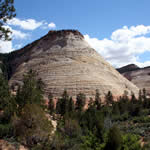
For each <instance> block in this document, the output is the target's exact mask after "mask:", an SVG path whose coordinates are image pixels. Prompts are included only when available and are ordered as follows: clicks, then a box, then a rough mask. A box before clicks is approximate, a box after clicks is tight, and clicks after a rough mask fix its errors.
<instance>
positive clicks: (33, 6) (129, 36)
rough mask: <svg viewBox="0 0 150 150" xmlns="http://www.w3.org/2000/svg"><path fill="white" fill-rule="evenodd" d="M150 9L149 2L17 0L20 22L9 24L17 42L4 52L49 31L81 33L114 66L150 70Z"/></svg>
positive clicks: (135, 0) (125, 0) (128, 0)
mask: <svg viewBox="0 0 150 150" xmlns="http://www.w3.org/2000/svg"><path fill="white" fill-rule="evenodd" d="M149 7H150V1H149V0H15V8H16V13H17V16H16V20H12V21H11V22H9V23H8V24H7V26H9V27H10V28H11V29H12V30H13V36H12V38H13V41H12V42H9V43H8V42H7V43H6V42H3V43H2V44H1V45H3V47H2V46H1V47H0V52H9V51H11V50H14V49H18V48H20V47H23V46H24V45H26V44H28V43H30V42H32V41H34V40H36V39H39V38H40V37H41V36H43V35H45V34H46V33H47V32H48V31H49V30H54V29H55V30H60V29H78V30H79V31H80V32H81V33H82V34H83V35H84V36H85V40H86V41H87V42H89V44H90V45H91V46H92V47H93V48H95V49H96V50H97V51H98V52H99V53H100V54H101V55H102V56H103V57H104V58H105V59H106V60H108V61H109V62H110V63H111V64H112V65H113V66H115V67H120V66H123V65H126V64H129V63H136V64H137V65H139V66H141V67H144V66H148V65H150V44H149V43H150V38H149V35H150V19H149V16H150V9H149ZM6 48H7V50H6Z"/></svg>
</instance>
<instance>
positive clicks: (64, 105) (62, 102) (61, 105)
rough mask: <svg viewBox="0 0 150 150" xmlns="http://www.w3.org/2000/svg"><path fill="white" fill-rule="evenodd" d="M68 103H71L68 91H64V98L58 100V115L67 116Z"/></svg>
mask: <svg viewBox="0 0 150 150" xmlns="http://www.w3.org/2000/svg"><path fill="white" fill-rule="evenodd" d="M68 103H69V95H68V93H67V91H66V90H64V92H63V94H62V97H61V98H60V99H58V102H57V105H56V110H57V113H59V114H61V115H62V116H64V115H65V113H67V111H68Z"/></svg>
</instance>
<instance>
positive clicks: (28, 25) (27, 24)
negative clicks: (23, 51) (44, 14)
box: [7, 18, 44, 30]
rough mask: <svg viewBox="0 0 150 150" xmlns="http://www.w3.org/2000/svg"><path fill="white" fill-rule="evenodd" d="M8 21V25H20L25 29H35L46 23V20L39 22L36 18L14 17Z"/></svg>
mask: <svg viewBox="0 0 150 150" xmlns="http://www.w3.org/2000/svg"><path fill="white" fill-rule="evenodd" d="M7 23H8V25H13V26H19V27H20V28H22V29H24V30H35V29H37V28H38V27H40V26H42V25H43V24H44V21H40V22H38V21H36V20H34V19H26V20H21V19H18V18H13V19H11V20H9V21H8V22H7Z"/></svg>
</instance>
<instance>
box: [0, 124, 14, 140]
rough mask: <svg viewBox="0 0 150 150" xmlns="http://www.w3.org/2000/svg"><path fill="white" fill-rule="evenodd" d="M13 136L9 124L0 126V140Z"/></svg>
mask: <svg viewBox="0 0 150 150" xmlns="http://www.w3.org/2000/svg"><path fill="white" fill-rule="evenodd" d="M12 135H13V127H12V125H11V124H0V138H4V137H11V136H12Z"/></svg>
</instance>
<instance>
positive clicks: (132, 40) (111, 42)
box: [85, 25, 150, 67]
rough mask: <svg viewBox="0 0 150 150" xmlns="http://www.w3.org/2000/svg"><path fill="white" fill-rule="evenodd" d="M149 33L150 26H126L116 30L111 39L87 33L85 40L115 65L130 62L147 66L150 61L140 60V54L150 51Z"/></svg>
mask: <svg viewBox="0 0 150 150" xmlns="http://www.w3.org/2000/svg"><path fill="white" fill-rule="evenodd" d="M149 33H150V26H144V25H138V26H131V27H130V28H128V27H127V26H124V27H123V28H122V29H118V30H116V31H114V32H113V33H112V35H111V37H110V39H103V40H99V39H97V38H91V37H90V36H89V35H85V40H86V41H87V42H88V43H89V44H90V45H91V46H92V47H93V48H94V49H96V50H97V51H98V52H99V53H100V54H101V55H102V56H103V57H104V58H105V59H106V60H108V61H109V62H110V63H111V64H112V65H113V66H115V67H120V66H123V65H127V64H130V63H135V64H137V65H139V66H141V67H145V66H147V65H150V61H145V62H144V63H142V62H139V57H138V56H139V55H140V54H142V53H144V52H146V51H150V37H148V36H147V35H149Z"/></svg>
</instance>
